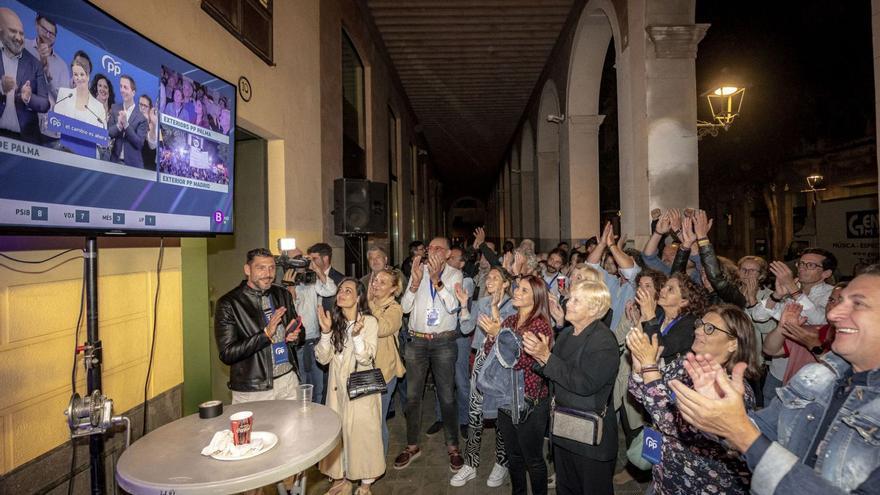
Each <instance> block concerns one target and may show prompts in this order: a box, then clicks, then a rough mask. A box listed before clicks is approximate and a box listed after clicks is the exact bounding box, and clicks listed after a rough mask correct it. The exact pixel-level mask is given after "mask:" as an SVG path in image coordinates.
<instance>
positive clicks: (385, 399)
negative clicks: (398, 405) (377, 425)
mask: <svg viewBox="0 0 880 495" xmlns="http://www.w3.org/2000/svg"><path fill="white" fill-rule="evenodd" d="M385 385H386V386H387V388H388V390H387V391H386V392H385V393H384V394H382V445H383V446H384V447H385V455H388V420H386V419H385V418H386V417H387V416H388V407H389V406H390V405H391V398H392V397H394V387H396V386H397V377H396V376H392V377H391V380H389V381H388V383H386V384H385Z"/></svg>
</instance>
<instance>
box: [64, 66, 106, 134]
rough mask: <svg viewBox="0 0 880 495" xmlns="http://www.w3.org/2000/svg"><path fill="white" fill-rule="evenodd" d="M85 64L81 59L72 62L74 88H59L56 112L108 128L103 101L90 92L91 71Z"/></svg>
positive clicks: (71, 70) (71, 71)
mask: <svg viewBox="0 0 880 495" xmlns="http://www.w3.org/2000/svg"><path fill="white" fill-rule="evenodd" d="M85 65H86V64H84V63H83V62H82V61H81V60H76V61H74V62H73V63H72V64H70V73H71V74H72V75H73V89H70V88H58V100H57V101H56V102H55V113H57V114H61V115H65V116H67V117H70V118H73V119H76V120H79V121H82V122H85V123H86V124H89V125H93V126H95V127H100V128H102V129H106V128H107V120H106V117H107V115H106V113H105V112H104V106H103V105H101V102H100V101H98V99H97V98H95V97H94V96H92V94H91V93H90V92H89V73H88V71H87V69H86V67H85Z"/></svg>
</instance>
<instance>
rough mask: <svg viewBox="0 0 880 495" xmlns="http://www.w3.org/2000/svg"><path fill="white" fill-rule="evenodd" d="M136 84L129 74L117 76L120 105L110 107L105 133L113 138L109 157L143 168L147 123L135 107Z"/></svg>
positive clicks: (115, 160)
mask: <svg viewBox="0 0 880 495" xmlns="http://www.w3.org/2000/svg"><path fill="white" fill-rule="evenodd" d="M136 91H137V85H136V84H135V82H134V79H133V78H132V77H131V76H127V75H125V74H123V75H122V76H119V94H121V95H122V105H119V104H118V103H117V104H115V105H113V107H112V108H110V123H109V125H108V126H107V133H108V134H110V137H111V138H113V149H112V150H111V151H110V159H111V160H113V161H114V162H117V163H124V164H126V165H130V166H132V167H137V168H144V157H143V155H142V154H141V149H142V148H143V147H144V142H145V141H146V138H147V130H148V128H149V125H148V124H147V119H146V118H144V116H143V114H142V113H141V112H140V110H138V109H137V105H136V104H135V101H134V97H135V92H136Z"/></svg>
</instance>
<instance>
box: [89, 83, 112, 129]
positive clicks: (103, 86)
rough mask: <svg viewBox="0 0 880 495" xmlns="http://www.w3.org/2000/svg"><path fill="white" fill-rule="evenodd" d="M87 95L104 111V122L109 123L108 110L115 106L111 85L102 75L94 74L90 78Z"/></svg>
mask: <svg viewBox="0 0 880 495" xmlns="http://www.w3.org/2000/svg"><path fill="white" fill-rule="evenodd" d="M89 93H91V94H92V96H94V97H95V98H96V99H97V100H98V102H100V103H101V107H102V108H103V111H104V121H105V122H110V108H112V107H113V105H115V104H116V94H115V93H114V91H113V84H112V83H111V82H110V80H109V79H107V76H105V75H104V74H95V77H93V78H92V84H90V85H89Z"/></svg>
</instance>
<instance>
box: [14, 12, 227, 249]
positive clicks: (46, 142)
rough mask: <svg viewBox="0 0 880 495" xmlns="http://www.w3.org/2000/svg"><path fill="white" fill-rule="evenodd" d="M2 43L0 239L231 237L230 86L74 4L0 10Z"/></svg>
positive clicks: (193, 38)
mask: <svg viewBox="0 0 880 495" xmlns="http://www.w3.org/2000/svg"><path fill="white" fill-rule="evenodd" d="M180 35H181V36H185V37H187V38H188V39H189V40H190V42H192V43H199V40H198V36H197V35H196V33H180ZM0 41H2V54H0V55H2V56H0V58H2V62H3V63H2V66H0V73H2V78H0V91H2V93H0V231H2V232H4V233H36V234H53V235H54V234H65V233H67V234H88V235H103V234H130V235H183V236H186V235H194V236H197V235H211V234H229V233H232V227H233V201H232V199H233V178H234V171H235V164H234V144H235V105H236V99H235V94H236V91H235V90H236V88H235V86H234V85H232V84H230V83H229V82H227V81H224V80H223V79H221V78H219V77H217V76H215V75H214V74H211V73H210V72H208V71H206V70H204V69H202V68H200V67H198V66H196V65H194V64H192V63H190V62H187V61H186V60H184V59H183V58H181V57H179V56H177V55H175V54H173V53H171V52H169V51H168V50H165V49H164V48H162V47H161V46H159V45H157V44H155V43H153V42H152V41H150V40H148V39H147V38H145V37H143V36H142V35H140V34H139V33H137V32H135V31H133V30H131V29H129V28H128V27H126V26H125V25H123V24H121V23H120V22H119V21H117V20H116V19H114V18H112V17H111V16H109V15H107V14H106V13H104V12H102V11H101V10H99V9H98V8H96V7H95V6H93V5H91V4H90V3H88V2H86V1H84V0H0Z"/></svg>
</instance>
